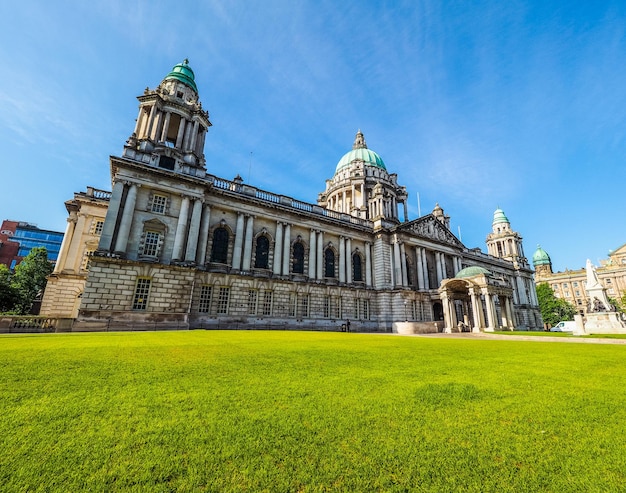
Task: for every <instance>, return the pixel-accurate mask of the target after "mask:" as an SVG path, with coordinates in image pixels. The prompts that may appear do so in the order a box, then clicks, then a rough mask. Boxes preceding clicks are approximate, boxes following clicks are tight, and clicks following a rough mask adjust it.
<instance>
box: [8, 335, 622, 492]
mask: <svg viewBox="0 0 626 493" xmlns="http://www.w3.org/2000/svg"><path fill="white" fill-rule="evenodd" d="M625 352H626V348H625V347H624V346H617V345H596V344H566V343H552V342H543V343H537V342H525V341H519V340H514V338H512V339H511V340H497V341H493V340H461V339H443V338H437V339H435V338H419V337H398V336H389V335H365V334H352V333H311V332H262V331H258V332H256V331H241V332H239V331H237V332H218V331H215V332H211V331H191V332H159V333H123V334H120V333H100V334H46V335H8V336H1V337H0V485H2V486H0V490H1V491H2V492H18V491H19V492H35V491H42V492H44V491H45V492H78V491H90V492H91V491H93V492H114V491H137V492H143V491H148V492H153V491H154V492H169V491H181V492H182V491H184V492H187V491H189V492H192V491H194V492H195V491H198V492H200V491H220V492H230V491H232V492H241V491H255V492H256V491H269V492H291V491H302V492H313V491H316V492H317V491H346V492H357V491H364V492H366V491H438V492H453V491H470V492H472V491H475V492H479V491H480V492H488V491H498V492H502V491H504V492H525V491H528V492H531V491H532V492H536V491H554V492H579V491H585V492H593V491H606V492H609V491H624V488H625V485H626V426H625V423H626V391H625V382H626V365H625V364H624V363H625V361H626V354H625Z"/></svg>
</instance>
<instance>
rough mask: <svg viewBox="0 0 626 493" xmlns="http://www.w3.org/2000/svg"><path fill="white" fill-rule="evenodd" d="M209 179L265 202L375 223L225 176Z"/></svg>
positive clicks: (348, 220) (353, 221)
mask: <svg viewBox="0 0 626 493" xmlns="http://www.w3.org/2000/svg"><path fill="white" fill-rule="evenodd" d="M207 181H209V182H210V183H211V184H212V185H213V187H214V188H217V189H220V190H227V191H229V192H234V193H237V194H241V195H246V196H248V197H254V198H255V199H257V200H261V201H263V202H270V203H273V204H280V205H282V206H285V207H290V208H292V209H297V210H299V211H305V212H309V213H312V214H317V215H320V216H324V217H327V218H329V219H334V220H336V221H341V222H344V223H350V224H354V225H356V226H363V227H366V228H372V227H373V223H372V221H369V220H367V219H361V218H359V217H354V216H351V215H350V214H345V213H342V212H336V211H331V210H328V209H324V208H323V207H320V206H319V205H317V204H309V203H307V202H302V201H300V200H296V199H293V198H291V197H287V196H285V195H277V194H275V193H272V192H268V191H266V190H261V189H260V188H256V187H252V186H250V185H244V184H243V183H241V182H240V181H231V180H226V179H224V178H219V177H217V176H214V175H207Z"/></svg>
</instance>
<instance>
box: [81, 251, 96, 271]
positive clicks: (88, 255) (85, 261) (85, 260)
mask: <svg viewBox="0 0 626 493" xmlns="http://www.w3.org/2000/svg"><path fill="white" fill-rule="evenodd" d="M92 255H93V250H85V253H84V255H83V260H82V261H81V263H80V270H82V271H86V270H89V259H90V258H91V256H92Z"/></svg>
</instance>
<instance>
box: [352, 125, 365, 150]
mask: <svg viewBox="0 0 626 493" xmlns="http://www.w3.org/2000/svg"><path fill="white" fill-rule="evenodd" d="M352 149H367V144H366V143H365V137H363V133H362V132H361V129H359V131H358V132H357V133H356V137H355V138H354V144H352Z"/></svg>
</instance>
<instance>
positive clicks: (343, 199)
mask: <svg viewBox="0 0 626 493" xmlns="http://www.w3.org/2000/svg"><path fill="white" fill-rule="evenodd" d="M357 189H358V190H359V192H360V195H361V200H359V201H357V200H356V197H357V195H356V194H357ZM401 203H402V204H403V206H404V222H406V221H408V205H407V203H406V201H402V202H401ZM365 207H367V209H368V211H367V212H368V217H369V218H370V219H371V218H374V217H378V216H384V217H388V218H393V219H397V218H398V201H397V198H396V197H395V196H393V195H392V196H389V197H384V196H383V195H382V194H381V193H376V194H375V195H374V196H373V197H372V198H371V199H370V198H369V197H368V193H367V187H366V186H365V183H353V184H352V185H351V187H350V188H348V187H344V188H342V189H341V190H339V191H337V192H336V193H333V194H332V195H331V196H330V197H329V198H328V208H329V209H331V210H333V211H336V212H342V213H345V214H350V213H351V212H352V209H354V208H365Z"/></svg>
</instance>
